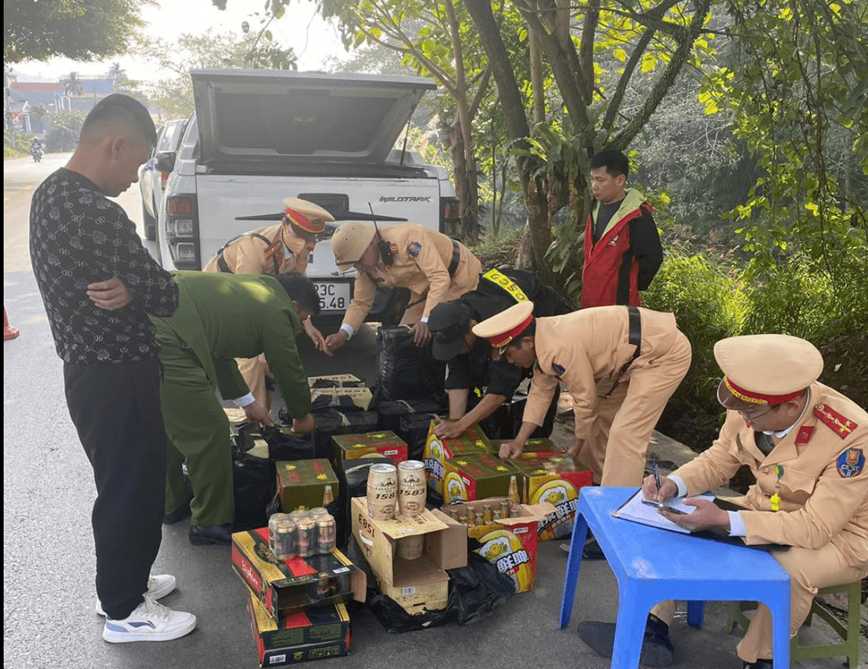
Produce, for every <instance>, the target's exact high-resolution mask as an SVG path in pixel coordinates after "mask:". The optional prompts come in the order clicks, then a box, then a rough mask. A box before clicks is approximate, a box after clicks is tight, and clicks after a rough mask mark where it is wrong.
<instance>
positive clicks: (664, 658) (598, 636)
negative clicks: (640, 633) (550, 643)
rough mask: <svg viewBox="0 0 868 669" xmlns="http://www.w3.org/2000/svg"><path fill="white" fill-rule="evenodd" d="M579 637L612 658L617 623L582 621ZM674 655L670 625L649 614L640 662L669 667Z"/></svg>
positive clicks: (597, 651) (647, 665) (590, 646)
mask: <svg viewBox="0 0 868 669" xmlns="http://www.w3.org/2000/svg"><path fill="white" fill-rule="evenodd" d="M579 638H580V639H581V640H582V641H584V642H585V643H586V644H588V647H589V648H590V649H591V650H593V651H594V652H595V653H596V654H597V655H599V656H600V657H606V658H610V657H612V649H613V648H614V646H615V623H601V622H596V621H593V620H586V621H584V622H581V623H579ZM674 656H675V650H674V649H673V647H672V642H671V641H670V640H669V625H667V624H666V623H664V622H663V621H662V620H660V619H659V618H657V617H656V616H653V615H649V616H648V622H647V624H646V625H645V640H644V641H643V643H642V655H641V657H640V659H639V663H640V664H643V665H645V666H646V667H668V666H670V665H671V664H672V660H673V658H674Z"/></svg>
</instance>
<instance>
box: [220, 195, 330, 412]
mask: <svg viewBox="0 0 868 669" xmlns="http://www.w3.org/2000/svg"><path fill="white" fill-rule="evenodd" d="M283 208H284V212H283V213H284V216H283V220H282V221H281V222H280V223H278V224H277V225H271V226H268V227H264V228H257V229H256V230H251V231H250V232H245V233H244V234H243V235H239V236H238V237H235V238H234V239H230V240H229V241H228V242H226V243H225V244H224V245H223V247H222V248H220V250H218V251H217V253H215V254H214V255H213V256H212V257H211V260H209V261H208V264H207V265H205V269H204V271H206V272H227V273H229V274H268V275H270V276H277V275H278V274H283V273H284V272H298V273H299V274H301V275H302V276H304V275H306V273H307V261H308V257H309V256H310V254H311V252H312V251H313V250H314V247H315V246H316V242H317V235H320V234H322V232H323V231H324V230H325V224H326V223H328V222H333V221H334V220H335V219H334V217H333V216H332V215H331V214H330V213H329V212H328V211H326V210H325V209H323V208H322V207H320V206H318V205H316V204H314V203H313V202H308V201H307V200H302V199H299V198H297V197H288V198H286V199H285V200H284V201H283ZM304 331H305V332H306V333H307V335H308V336H309V337H310V338H311V341H313V343H314V344H315V345H316V347H317V349H319V350H320V351H323V352H324V353H328V350H327V349H326V347H325V338H324V337H323V335H322V333H321V332H320V331H319V330H318V329H317V328H316V326H314V324H313V323H312V322H311V321H310V319H307V320H305V321H304ZM237 362H238V369H239V370H240V371H241V375H242V376H243V377H244V380H245V381H246V382H247V385H248V387H249V388H250V392H252V393H253V396H254V397H255V398H256V401H257V402H259V403H260V404H261V405H263V406H265V407H266V408H267V407H269V406H270V404H271V402H270V400H269V398H268V393H267V392H266V390H265V377H266V374H267V372H268V364H267V363H266V362H265V357H264V356H259V357H258V358H249V359H243V358H239V359H238V361H237Z"/></svg>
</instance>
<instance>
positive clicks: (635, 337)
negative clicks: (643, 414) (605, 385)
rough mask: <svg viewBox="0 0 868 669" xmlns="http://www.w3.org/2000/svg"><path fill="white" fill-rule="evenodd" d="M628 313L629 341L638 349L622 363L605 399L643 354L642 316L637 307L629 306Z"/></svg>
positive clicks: (604, 396) (604, 397)
mask: <svg viewBox="0 0 868 669" xmlns="http://www.w3.org/2000/svg"><path fill="white" fill-rule="evenodd" d="M627 315H628V316H629V319H630V338H629V342H630V343H631V344H633V346H635V347H636V350H635V351H633V357H632V358H630V359H629V360H628V361H627V362H625V363H624V364H623V365H621V369H620V370H618V376H616V377H615V384H614V385H613V386H612V387H611V388H610V389H609V392H607V393H606V394H605V395H603V396H602V397H603V399H609V397H611V395H612V393H614V392H615V388H617V387H618V384H619V383H620V382H621V377H622V376H623V375H624V372H626V371H627V370H628V369H629V368H630V365H632V364H633V362H634V361H635V360H636V358H638V357H639V355H640V354H641V351H640V349H641V347H642V316H641V315H640V313H639V309H638V308H637V307H627Z"/></svg>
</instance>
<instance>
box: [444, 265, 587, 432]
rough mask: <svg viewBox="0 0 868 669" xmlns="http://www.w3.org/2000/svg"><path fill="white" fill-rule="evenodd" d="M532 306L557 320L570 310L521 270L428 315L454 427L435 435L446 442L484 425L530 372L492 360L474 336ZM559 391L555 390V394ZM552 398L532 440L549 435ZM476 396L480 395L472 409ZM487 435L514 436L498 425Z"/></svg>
mask: <svg viewBox="0 0 868 669" xmlns="http://www.w3.org/2000/svg"><path fill="white" fill-rule="evenodd" d="M520 302H532V303H533V304H534V310H533V313H534V316H537V317H539V316H556V315H559V314H565V313H568V312H569V311H570V309H569V306H568V305H567V304H566V302H564V301H563V299H562V298H561V296H560V295H558V294H557V293H556V292H555V291H554V290H553V289H552V288H550V287H549V286H546V285H545V284H544V283H543V282H542V281H540V279H539V278H537V277H536V276H534V275H533V274H531V273H529V272H524V271H522V270H514V269H508V270H496V269H492V270H489V271H487V272H485V274H483V275H482V277H481V278H480V280H479V285H478V287H477V288H476V290H472V291H470V292H469V293H465V294H464V295H462V296H461V297H460V298H458V299H457V300H453V301H451V302H444V303H442V304H438V305H437V306H435V307H434V308H433V309H432V310H431V316H430V318H429V319H428V329H429V330H430V331H431V335H432V340H433V344H432V348H431V350H432V353H433V355H434V357H435V358H436V359H437V360H443V361H446V363H447V375H446V384H445V387H446V391H447V393H448V394H449V417H450V418H452V419H454V420H455V422H445V421H443V422H440V423H438V424H437V426H436V427H435V429H434V431H435V433H436V434H437V436H438V437H440V438H442V439H449V438H453V437H457V436H459V435H461V434H462V433H463V432H464V431H465V430H467V429H468V428H469V427H470V426H471V425H473V424H474V423H478V422H480V421H484V420H485V419H487V418H488V417H489V416H491V415H492V414H494V413H495V412H496V411H497V410H498V408H499V407H500V406H501V405H502V404H503V403H504V402H505V401H507V400H510V399H511V398H512V396H513V395H514V394H515V391H516V389H517V388H518V386H519V384H520V383H521V382H522V380H523V379H525V378H527V377H529V376H530V375H531V370H530V369H522V368H520V367H516V366H514V365H510V364H509V363H507V362H506V360H491V344H490V343H489V342H488V340H486V339H482V338H479V337H477V336H476V335H474V334H473V332H472V331H471V329H472V328H473V326H474V325H476V324H477V323H481V322H482V321H484V320H486V319H488V318H491V317H492V316H495V315H497V314H499V313H501V312H503V311H505V310H506V309H509V307H511V306H513V305H514V304H517V303H520ZM557 390H558V391H559V388H558V389H557ZM559 394H560V393H559V392H556V393H555V396H554V398H553V400H552V404H551V406H550V407H549V411H548V414H547V415H546V420H545V425H546V426H548V431H547V432H546V430H545V429H544V428H543V429H542V430H541V431H536V432H534V434H533V435H532V436H548V434H550V433H551V422H552V421H553V419H554V413H555V411H557V397H558V396H559ZM474 395H476V396H480V397H481V399H479V401H478V403H475V406H473V405H472V404H471V406H470V411H468V410H467V409H468V402H471V403H473V400H474ZM484 429H485V433H486V434H487V435H489V436H490V437H493V438H500V439H511V438H513V437H514V436H515V432H512V431H511V432H510V433H509V434H503V433H501V432H500V430H499V426H489V425H484Z"/></svg>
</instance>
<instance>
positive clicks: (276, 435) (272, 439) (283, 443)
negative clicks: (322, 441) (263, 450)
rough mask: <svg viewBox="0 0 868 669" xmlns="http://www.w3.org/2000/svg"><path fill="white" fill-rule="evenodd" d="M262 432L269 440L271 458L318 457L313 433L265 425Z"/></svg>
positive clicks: (269, 456)
mask: <svg viewBox="0 0 868 669" xmlns="http://www.w3.org/2000/svg"><path fill="white" fill-rule="evenodd" d="M260 434H261V435H262V438H263V439H265V441H267V442H268V458H269V459H270V460H280V461H284V460H290V461H291V460H311V459H313V458H315V457H317V455H316V451H315V447H314V438H313V434H311V433H296V432H291V431H290V430H289V428H287V427H282V428H278V427H263V428H262V429H261V430H260ZM319 457H327V456H325V455H323V456H319Z"/></svg>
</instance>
